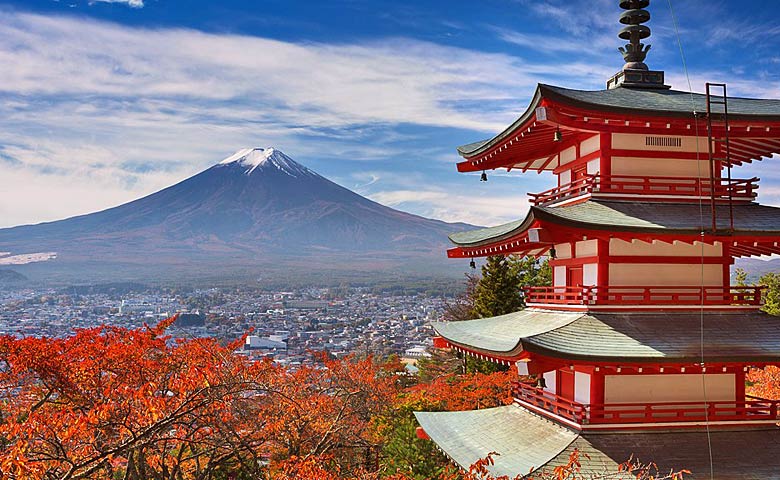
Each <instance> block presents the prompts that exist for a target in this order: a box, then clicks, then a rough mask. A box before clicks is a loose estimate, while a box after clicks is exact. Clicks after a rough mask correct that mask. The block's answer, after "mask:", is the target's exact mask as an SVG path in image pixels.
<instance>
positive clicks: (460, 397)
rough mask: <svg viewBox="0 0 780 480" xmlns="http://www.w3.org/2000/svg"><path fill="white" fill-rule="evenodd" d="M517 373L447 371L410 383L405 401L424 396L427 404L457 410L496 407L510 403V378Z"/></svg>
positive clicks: (438, 408) (436, 407)
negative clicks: (426, 380) (462, 372)
mask: <svg viewBox="0 0 780 480" xmlns="http://www.w3.org/2000/svg"><path fill="white" fill-rule="evenodd" d="M516 379H517V373H515V372H512V371H507V372H495V373H473V374H469V375H457V374H449V375H444V376H441V377H438V378H436V379H434V380H432V381H431V382H430V383H423V384H419V385H416V386H414V387H411V388H410V389H409V392H408V396H407V398H406V399H405V401H410V400H411V401H414V400H420V401H422V400H424V401H425V402H426V403H427V404H428V405H429V408H434V409H436V410H447V411H461V410H478V409H482V408H490V407H498V406H501V405H509V404H510V403H512V391H511V384H512V380H516Z"/></svg>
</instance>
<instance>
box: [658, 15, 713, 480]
mask: <svg viewBox="0 0 780 480" xmlns="http://www.w3.org/2000/svg"><path fill="white" fill-rule="evenodd" d="M668 2H669V12H670V13H671V16H672V24H673V25H674V32H675V35H676V37H677V46H678V47H679V49H680V58H681V60H682V64H683V71H684V72H685V79H686V80H687V82H688V93H689V95H690V100H691V113H692V114H693V125H694V131H695V135H696V168H697V171H698V177H699V195H698V196H699V224H700V226H701V228H700V233H699V243H700V244H701V270H700V275H701V276H700V279H701V282H700V286H701V308H700V309H699V353H700V357H701V386H702V393H703V395H704V426H705V428H706V431H707V449H708V453H709V460H710V480H714V478H715V467H714V463H715V462H714V459H713V454H712V434H711V432H710V417H709V405H708V403H707V381H706V376H705V375H706V363H705V357H704V295H705V289H704V277H705V272H704V253H705V252H704V245H705V244H704V234H705V231H704V205H703V204H702V197H703V195H702V194H703V191H702V188H701V178H702V176H701V158H700V151H699V122H698V118H697V116H698V115H697V112H696V100H695V97H694V95H693V86H692V85H691V77H690V75H689V74H688V64H687V62H686V61H685V52H684V51H683V46H682V40H681V38H680V29H679V27H678V25H677V16H676V15H675V13H674V7H673V6H672V0H668ZM707 141H709V136H708V140H707ZM710 161H711V160H710ZM714 188H715V185H714V184H713V185H710V189H711V190H713V189H714ZM713 208H714V206H713Z"/></svg>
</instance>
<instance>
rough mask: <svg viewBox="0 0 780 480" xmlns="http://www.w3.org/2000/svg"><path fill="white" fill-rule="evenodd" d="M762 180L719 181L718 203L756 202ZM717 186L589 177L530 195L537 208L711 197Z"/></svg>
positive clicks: (697, 181) (691, 180)
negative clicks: (590, 199)
mask: <svg viewBox="0 0 780 480" xmlns="http://www.w3.org/2000/svg"><path fill="white" fill-rule="evenodd" d="M758 180H759V179H758V178H756V177H753V178H749V179H732V180H731V182H729V181H728V180H725V179H723V180H716V182H715V183H714V193H715V196H716V197H717V198H718V199H721V200H725V199H728V198H729V195H730V196H731V198H732V199H735V200H753V199H755V198H756V190H757V189H758ZM712 185H713V184H711V183H710V181H709V179H706V178H691V177H641V176H630V175H621V176H617V175H615V176H602V175H587V176H585V177H583V178H581V179H579V180H575V181H573V182H571V183H569V184H567V185H562V186H560V187H555V188H551V189H549V190H546V191H544V192H542V193H530V194H529V196H531V203H533V204H534V205H543V204H550V203H554V202H557V201H560V200H565V199H567V198H574V197H578V196H580V195H584V194H588V193H589V194H593V195H598V194H610V195H631V196H633V195H643V196H650V197H653V196H656V197H659V196H660V197H707V198H708V197H710V196H711V195H712V193H713V187H712Z"/></svg>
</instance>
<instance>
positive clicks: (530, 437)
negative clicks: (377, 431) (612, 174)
mask: <svg viewBox="0 0 780 480" xmlns="http://www.w3.org/2000/svg"><path fill="white" fill-rule="evenodd" d="M414 414H415V416H416V417H417V421H418V422H419V424H420V426H422V427H423V430H425V433H427V434H428V436H430V437H431V440H433V441H434V442H436V444H437V445H438V446H439V447H440V448H441V449H442V450H444V452H445V453H446V454H447V455H448V456H449V457H450V458H451V459H452V460H453V461H454V462H455V463H457V464H458V465H460V466H461V467H463V468H465V469H468V468H469V466H470V465H472V464H473V463H474V462H476V461H477V460H479V459H480V458H484V457H486V456H487V454H488V453H490V452H496V453H498V454H499V455H498V456H496V457H494V460H495V464H494V465H493V466H492V467H491V468H490V471H491V473H492V474H493V475H494V476H501V475H508V476H509V477H510V478H514V476H515V475H517V474H518V473H528V472H530V471H531V470H532V469H535V468H539V467H541V466H543V465H545V464H546V463H547V462H549V461H550V460H552V459H553V458H554V457H555V456H556V455H558V454H559V453H560V452H562V451H563V450H565V449H566V447H568V446H569V444H570V443H571V442H572V441H574V440H575V439H576V438H577V434H576V433H575V432H573V431H572V430H569V429H568V428H564V427H561V426H560V425H558V424H556V423H554V422H551V421H549V420H547V419H544V418H542V417H540V416H538V415H534V414H532V413H530V412H529V411H528V410H526V409H524V408H522V407H519V406H517V405H509V406H506V407H497V408H488V409H485V410H473V411H468V412H415V413H414Z"/></svg>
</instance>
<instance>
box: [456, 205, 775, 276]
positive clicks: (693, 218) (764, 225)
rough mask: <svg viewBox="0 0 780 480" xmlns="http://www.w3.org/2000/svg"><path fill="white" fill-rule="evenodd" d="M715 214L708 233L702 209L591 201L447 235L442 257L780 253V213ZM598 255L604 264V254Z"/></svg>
mask: <svg viewBox="0 0 780 480" xmlns="http://www.w3.org/2000/svg"><path fill="white" fill-rule="evenodd" d="M715 209H716V218H717V222H718V224H717V225H718V230H717V231H715V232H711V231H707V229H708V228H709V227H708V225H707V222H708V221H709V218H710V217H711V209H710V206H709V205H707V204H701V205H700V204H697V203H656V204H648V203H640V202H627V201H607V200H598V199H590V200H587V201H584V202H579V203H571V204H568V205H562V206H532V207H531V208H530V210H529V212H528V214H527V215H526V217H525V218H524V219H523V220H517V221H514V222H509V223H506V224H503V225H498V226H495V227H489V228H483V229H478V230H471V231H467V232H459V233H454V234H452V235H450V240H451V241H452V242H453V243H454V244H455V245H456V247H455V248H452V249H450V250H448V252H447V253H448V255H449V256H450V257H451V258H470V257H484V256H489V255H508V254H520V255H537V256H538V255H542V254H544V253H547V252H549V250H550V248H554V246H555V245H556V244H565V243H569V242H579V241H588V239H589V240H590V241H591V242H592V241H595V240H599V239H600V240H603V241H608V242H611V243H613V244H617V243H618V241H622V242H635V243H636V242H646V243H667V244H673V245H676V244H680V243H687V244H693V243H694V242H703V243H705V244H709V245H716V244H718V245H721V246H725V247H726V249H725V250H728V256H730V257H731V258H734V257H745V256H753V255H771V254H776V253H780V208H777V207H770V206H765V205H758V204H756V203H746V204H737V205H733V206H732V207H731V208H729V206H728V205H717V206H716V208H715ZM730 210H731V211H733V228H732V225H731V212H730ZM702 230H705V233H704V234H703V235H702ZM607 246H609V245H607ZM559 248H560V247H559ZM575 248H576V247H575ZM725 250H723V254H724V255H725V253H726V252H725ZM559 253H560V250H559ZM593 254H594V255H596V254H597V252H593ZM689 254H690V252H689ZM601 255H602V259H603V260H607V257H606V252H601ZM659 255H660V253H659ZM694 263H695V262H694Z"/></svg>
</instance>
